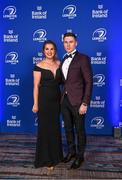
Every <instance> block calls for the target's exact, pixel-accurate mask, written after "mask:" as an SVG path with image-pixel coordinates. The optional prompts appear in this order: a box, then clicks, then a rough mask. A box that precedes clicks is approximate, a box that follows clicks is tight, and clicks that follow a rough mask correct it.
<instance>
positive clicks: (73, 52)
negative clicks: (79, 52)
mask: <svg viewBox="0 0 122 180" xmlns="http://www.w3.org/2000/svg"><path fill="white" fill-rule="evenodd" d="M75 52H76V49H74V50H73V51H72V52H70V53H67V55H69V54H71V55H73V54H74V53H75Z"/></svg>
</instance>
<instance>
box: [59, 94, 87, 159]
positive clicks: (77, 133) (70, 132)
mask: <svg viewBox="0 0 122 180" xmlns="http://www.w3.org/2000/svg"><path fill="white" fill-rule="evenodd" d="M78 110H79V107H76V106H72V105H71V103H70V101H69V99H68V96H67V95H66V94H65V95H64V99H63V101H62V105H61V111H62V116H63V120H64V127H65V133H66V140H67V145H68V152H69V153H76V155H77V156H78V157H83V155H84V151H85V145H86V133H85V115H80V114H79V112H78Z"/></svg>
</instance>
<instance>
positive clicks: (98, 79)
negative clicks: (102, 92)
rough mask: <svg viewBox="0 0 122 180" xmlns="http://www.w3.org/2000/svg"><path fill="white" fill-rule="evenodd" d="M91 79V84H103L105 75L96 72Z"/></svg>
mask: <svg viewBox="0 0 122 180" xmlns="http://www.w3.org/2000/svg"><path fill="white" fill-rule="evenodd" d="M93 80H94V82H93V84H94V85H96V86H98V87H99V86H103V85H105V76H104V75H103V74H96V75H95V76H94V77H93Z"/></svg>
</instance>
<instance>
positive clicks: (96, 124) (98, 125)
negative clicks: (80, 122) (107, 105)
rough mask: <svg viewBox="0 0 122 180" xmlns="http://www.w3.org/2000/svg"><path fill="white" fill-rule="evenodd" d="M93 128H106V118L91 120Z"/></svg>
mask: <svg viewBox="0 0 122 180" xmlns="http://www.w3.org/2000/svg"><path fill="white" fill-rule="evenodd" d="M91 127H93V128H96V129H102V128H103V127H104V118H103V117H101V116H99V117H94V118H93V119H92V120H91Z"/></svg>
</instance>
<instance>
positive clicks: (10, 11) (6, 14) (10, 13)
mask: <svg viewBox="0 0 122 180" xmlns="http://www.w3.org/2000/svg"><path fill="white" fill-rule="evenodd" d="M3 18H8V19H10V20H11V19H15V18H17V15H16V7H15V6H7V7H6V8H5V9H4V11H3Z"/></svg>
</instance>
